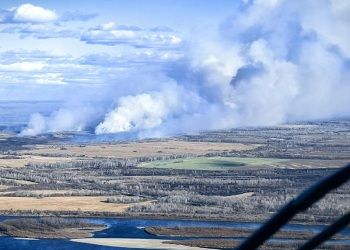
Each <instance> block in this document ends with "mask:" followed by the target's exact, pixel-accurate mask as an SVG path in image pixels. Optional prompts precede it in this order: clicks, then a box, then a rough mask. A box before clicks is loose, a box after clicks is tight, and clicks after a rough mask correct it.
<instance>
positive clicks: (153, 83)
mask: <svg viewBox="0 0 350 250" xmlns="http://www.w3.org/2000/svg"><path fill="white" fill-rule="evenodd" d="M349 13H350V1H346V0H345V1H342V0H320V1H317V2H316V1H312V0H306V1H292V0H243V1H238V0H237V1H231V0H218V1H211V0H178V1H170V0H164V1H156V0H149V1H146V0H138V1H136V0H120V1H105V2H103V4H102V3H99V2H98V1H96V0H85V1H82V0H79V1H67V0H64V1H59V2H54V1H43V0H39V1H34V0H33V1H19V0H15V1H10V0H4V1H1V3H0V100H6V101H11V100H33V101H38V100H59V101H61V102H62V103H61V104H60V105H59V107H58V108H57V107H55V108H54V110H53V111H52V112H51V113H49V114H47V113H45V114H43V113H37V111H36V110H33V112H32V115H31V117H30V120H29V121H28V125H27V127H26V128H24V129H23V130H22V132H21V133H20V135H37V134H41V133H46V132H60V131H83V130H86V129H90V130H92V131H94V132H95V133H96V134H110V133H124V132H132V133H136V134H137V136H138V137H140V138H144V137H162V136H169V135H173V134H177V133H192V132H196V131H201V130H210V129H224V128H232V127H237V126H260V125H275V124H280V123H283V122H287V121H290V120H309V119H329V118H337V117H349V116H350V80H349V79H350V30H349V27H350V15H349ZM0 119H1V114H0Z"/></svg>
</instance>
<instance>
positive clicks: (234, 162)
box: [139, 157, 288, 171]
mask: <svg viewBox="0 0 350 250" xmlns="http://www.w3.org/2000/svg"><path fill="white" fill-rule="evenodd" d="M286 161H288V160H286V159H276V158H252V157H247V158H242V157H196V158H186V159H176V160H165V161H153V162H147V163H142V164H140V165H139V166H140V167H144V168H170V169H191V170H217V171H218V170H228V169H231V168H235V167H242V166H244V167H252V166H260V167H261V166H271V165H277V164H278V163H283V162H286Z"/></svg>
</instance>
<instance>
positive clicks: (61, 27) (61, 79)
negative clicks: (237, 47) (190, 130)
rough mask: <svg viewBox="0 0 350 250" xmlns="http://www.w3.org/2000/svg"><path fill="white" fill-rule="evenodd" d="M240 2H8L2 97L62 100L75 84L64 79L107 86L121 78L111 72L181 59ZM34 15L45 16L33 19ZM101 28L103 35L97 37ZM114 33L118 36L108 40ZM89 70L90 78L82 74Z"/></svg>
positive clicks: (0, 7)
mask: <svg viewBox="0 0 350 250" xmlns="http://www.w3.org/2000/svg"><path fill="white" fill-rule="evenodd" d="M237 4H240V2H239V1H229V0H219V1H210V0H204V1H203V0H178V1H171V0H162V1H161V0H153V1H152V0H131V1H130V0H118V1H111V0H109V1H103V2H101V1H96V0H87V1H86V0H84V1H68V0H66V1H31V2H28V1H16V0H3V1H1V3H0V60H1V61H0V90H2V91H1V92H0V99H1V100H4V99H14V100H16V99H62V97H61V95H65V94H66V92H67V91H68V90H67V89H69V88H72V86H63V85H74V84H75V86H77V85H79V84H93V83H98V84H109V83H110V82H112V81H114V80H115V78H116V76H115V77H113V76H111V77H109V78H108V77H105V75H106V71H108V72H109V74H110V75H112V74H115V75H116V74H118V71H119V70H123V68H124V66H128V67H129V66H130V63H135V61H137V63H138V64H140V63H141V61H142V62H143V63H146V64H147V65H149V64H152V63H154V64H155V65H156V64H162V63H167V62H168V61H172V60H176V59H179V58H180V57H182V55H183V53H184V52H183V48H184V47H185V46H186V44H187V42H188V41H192V40H200V39H207V38H208V37H214V36H216V34H217V33H218V27H219V25H220V23H222V22H223V20H224V19H225V18H226V17H227V16H229V15H230V14H232V13H233V10H234V8H235V5H237ZM21 7H22V9H23V7H26V8H24V10H22V11H26V12H24V14H23V15H28V16H27V17H26V16H25V17H24V19H23V18H22V20H15V15H16V11H18V10H21ZM38 8H39V9H38ZM36 11H38V13H36ZM47 13H48V16H46V19H45V15H46V14H47ZM50 14H52V16H50ZM11 15H12V16H11ZM31 15H32V16H33V15H34V16H35V15H38V16H39V17H40V15H44V18H43V19H41V20H35V18H34V19H33V17H31ZM26 18H27V19H26ZM31 18H32V19H31ZM1 19H3V20H2V21H1ZM39 19H40V18H39ZM103 27H104V28H103ZM103 29H105V31H104V34H99V35H94V32H95V33H97V32H101V33H102V31H101V30H103ZM110 32H112V33H113V32H116V33H117V32H118V34H116V35H115V37H116V38H115V39H112V40H111V39H109V41H105V40H104V39H105V38H106V36H111V34H110ZM101 36H104V37H101ZM112 36H113V35H112ZM135 36H136V37H135ZM141 40H142V41H141ZM106 55H108V57H109V58H106ZM97 57H99V59H98V60H97V59H96V58H97ZM92 58H95V59H94V60H93V59H92ZM88 60H92V61H93V64H94V65H92V64H89V62H88ZM111 61H113V62H114V63H115V64H118V66H119V68H118V67H117V66H116V65H111ZM82 62H83V63H82ZM82 64H83V65H82ZM87 65H88V66H87ZM74 67H75V71H74V70H73V68H74ZM98 71H99V73H96V72H98ZM111 71H114V73H113V72H111ZM88 72H91V77H88V76H87V75H88ZM83 73H84V74H85V79H83V78H84V77H78V76H77V75H81V74H83ZM98 74H100V75H98ZM79 78H80V79H79ZM60 85H61V86H60ZM73 87H74V86H73ZM38 89H42V91H38ZM42 92H44V94H43V93H42Z"/></svg>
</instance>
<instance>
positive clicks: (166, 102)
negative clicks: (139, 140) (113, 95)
mask: <svg viewBox="0 0 350 250" xmlns="http://www.w3.org/2000/svg"><path fill="white" fill-rule="evenodd" d="M178 105H179V103H178V97H177V94H176V92H175V93H172V92H170V93H169V92H168V93H161V92H153V93H144V94H140V95H136V96H125V97H122V98H120V100H119V102H118V106H117V108H116V109H115V110H112V111H111V112H109V113H107V114H106V117H105V119H104V121H102V122H101V123H100V124H99V125H98V126H97V127H96V130H95V132H96V134H104V133H119V132H128V131H135V130H145V129H152V128H155V127H157V126H159V125H161V124H162V123H163V122H164V120H166V118H167V116H168V115H169V113H171V112H172V111H173V110H176V109H178Z"/></svg>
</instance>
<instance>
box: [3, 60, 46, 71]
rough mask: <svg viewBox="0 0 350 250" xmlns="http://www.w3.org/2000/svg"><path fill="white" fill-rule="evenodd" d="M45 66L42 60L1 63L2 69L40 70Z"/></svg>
mask: <svg viewBox="0 0 350 250" xmlns="http://www.w3.org/2000/svg"><path fill="white" fill-rule="evenodd" d="M44 67H45V64H44V63H42V62H17V63H12V64H0V71H22V72H32V71H40V70H42V69H43V68H44Z"/></svg>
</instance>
